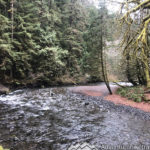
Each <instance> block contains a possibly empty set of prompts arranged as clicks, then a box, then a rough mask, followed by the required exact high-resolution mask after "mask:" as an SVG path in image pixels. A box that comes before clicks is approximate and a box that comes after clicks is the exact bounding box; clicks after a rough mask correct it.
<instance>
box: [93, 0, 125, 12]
mask: <svg viewBox="0 0 150 150" xmlns="http://www.w3.org/2000/svg"><path fill="white" fill-rule="evenodd" d="M98 1H99V0H93V2H94V3H95V6H96V7H98ZM112 1H114V2H109V1H108V0H105V2H106V4H107V8H108V10H109V11H110V12H117V11H119V10H120V4H118V3H115V1H116V2H122V1H123V0H112Z"/></svg>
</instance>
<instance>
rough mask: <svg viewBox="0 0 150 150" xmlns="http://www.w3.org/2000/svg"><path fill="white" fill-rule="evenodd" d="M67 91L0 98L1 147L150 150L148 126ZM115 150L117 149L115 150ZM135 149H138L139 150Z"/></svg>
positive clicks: (30, 92) (31, 91)
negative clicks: (86, 145)
mask: <svg viewBox="0 0 150 150" xmlns="http://www.w3.org/2000/svg"><path fill="white" fill-rule="evenodd" d="M101 99H102V98H101V97H99V98H97V99H94V98H92V97H86V96H82V95H79V94H75V93H72V92H71V91H70V90H68V88H65V87H64V88H45V89H25V90H18V91H15V92H13V93H10V94H9V95H7V96H5V95H3V96H1V97H0V145H3V146H4V147H6V148H9V149H11V150H67V148H68V147H69V146H70V145H71V144H76V143H82V142H88V143H90V144H92V145H95V146H96V147H97V148H99V149H100V147H101V146H102V144H103V145H107V146H108V145H112V146H119V145H124V146H129V145H130V146H134V148H135V149H136V148H137V149H138V148H139V147H140V146H141V145H145V146H150V121H149V120H143V119H141V118H139V117H136V116H135V114H132V113H128V112H124V111H115V109H111V108H110V109H108V108H107V107H105V106H104V104H102V103H101ZM118 149H119V148H118ZM139 149H140V148H139Z"/></svg>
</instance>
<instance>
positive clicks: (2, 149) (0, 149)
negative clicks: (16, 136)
mask: <svg viewBox="0 0 150 150" xmlns="http://www.w3.org/2000/svg"><path fill="white" fill-rule="evenodd" d="M0 150H9V149H4V148H3V147H2V146H0Z"/></svg>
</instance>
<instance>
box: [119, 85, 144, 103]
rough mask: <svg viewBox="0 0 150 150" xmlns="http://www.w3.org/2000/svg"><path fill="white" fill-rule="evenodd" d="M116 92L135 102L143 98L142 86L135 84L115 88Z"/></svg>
mask: <svg viewBox="0 0 150 150" xmlns="http://www.w3.org/2000/svg"><path fill="white" fill-rule="evenodd" d="M117 94H119V95H121V96H122V97H125V98H128V99H129V100H133V101H135V102H142V101H143V100H144V87H140V86H137V87H125V88H119V89H118V90H117Z"/></svg>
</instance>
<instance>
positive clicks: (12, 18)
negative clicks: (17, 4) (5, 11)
mask: <svg viewBox="0 0 150 150" xmlns="http://www.w3.org/2000/svg"><path fill="white" fill-rule="evenodd" d="M13 39H14V0H12V1H11V40H12V41H13Z"/></svg>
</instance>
